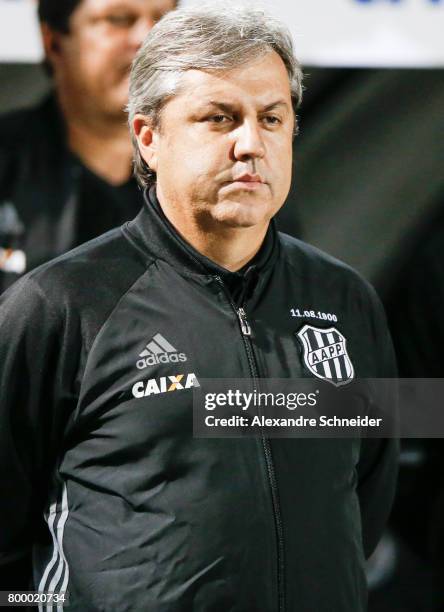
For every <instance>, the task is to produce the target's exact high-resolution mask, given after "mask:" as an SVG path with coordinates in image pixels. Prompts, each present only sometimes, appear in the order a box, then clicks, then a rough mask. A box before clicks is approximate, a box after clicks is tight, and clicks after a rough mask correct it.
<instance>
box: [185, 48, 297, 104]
mask: <svg viewBox="0 0 444 612" xmlns="http://www.w3.org/2000/svg"><path fill="white" fill-rule="evenodd" d="M175 97H176V98H178V99H181V100H182V102H185V100H184V98H186V102H187V103H190V104H191V103H194V104H199V105H204V104H207V103H209V102H211V101H213V100H214V99H217V100H218V101H221V102H231V103H237V104H249V103H252V104H257V105H261V104H264V105H266V104H267V103H269V102H270V100H271V99H272V98H276V97H279V98H282V99H283V100H284V101H287V102H288V104H291V90H290V81H289V76H288V72H287V69H286V67H285V64H284V62H283V61H282V59H281V57H280V56H279V55H278V54H277V53H276V52H275V51H271V52H269V53H267V54H266V55H264V56H262V57H260V58H258V59H255V60H253V61H251V62H248V63H246V64H244V65H242V66H240V67H238V68H233V69H231V70H212V71H206V70H188V71H187V72H186V73H185V74H184V75H183V76H182V78H181V81H180V86H179V91H178V94H177V95H176V96H175ZM272 101H273V100H272Z"/></svg>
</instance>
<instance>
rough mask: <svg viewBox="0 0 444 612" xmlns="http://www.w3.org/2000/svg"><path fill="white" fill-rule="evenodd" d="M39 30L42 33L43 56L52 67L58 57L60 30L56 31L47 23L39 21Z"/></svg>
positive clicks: (60, 38) (60, 40)
mask: <svg viewBox="0 0 444 612" xmlns="http://www.w3.org/2000/svg"><path fill="white" fill-rule="evenodd" d="M40 32H41V34H42V42H43V49H44V51H45V58H46V60H47V61H48V62H49V63H50V64H51V66H52V68H53V69H54V68H55V65H56V64H57V63H58V60H59V58H60V50H61V42H62V36H63V34H62V33H61V32H57V30H53V29H52V28H50V27H49V25H48V24H47V23H44V22H42V23H40Z"/></svg>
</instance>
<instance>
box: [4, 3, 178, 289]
mask: <svg viewBox="0 0 444 612" xmlns="http://www.w3.org/2000/svg"><path fill="white" fill-rule="evenodd" d="M175 5H176V3H175V1H174V0H119V1H116V0H63V1H61V0H40V1H39V18H40V23H41V29H42V38H43V43H44V48H45V57H46V60H45V63H46V66H47V68H48V70H49V71H50V73H51V77H52V81H53V84H54V92H53V93H52V94H51V95H50V96H49V97H48V98H47V99H45V100H44V101H43V102H42V103H41V104H39V105H38V106H37V107H35V108H31V109H28V110H21V111H18V112H13V113H9V114H7V115H5V116H3V117H2V118H1V119H0V292H1V291H2V290H4V289H5V288H6V287H8V286H9V285H11V284H12V283H13V282H14V281H15V280H16V279H17V278H18V277H19V276H20V275H21V274H22V273H23V272H25V271H26V270H31V269H32V268H34V267H36V266H37V265H39V264H41V263H43V262H45V261H48V260H49V259H51V258H53V257H55V256H57V255H60V254H61V253H64V252H65V251H67V250H69V249H71V248H73V247H74V246H77V245H78V244H81V243H82V242H85V241H86V240H89V239H91V238H93V237H95V236H98V235H99V234H102V233H103V232H105V231H108V230H109V229H111V228H113V227H116V226H117V225H120V224H121V223H123V222H124V221H127V220H129V219H132V217H134V216H135V215H136V214H137V212H138V211H139V209H140V193H139V190H138V188H137V183H136V181H135V180H134V178H133V177H132V175H131V174H132V173H131V160H132V151H131V142H130V139H129V137H128V130H127V128H126V121H125V113H124V107H125V105H126V103H127V101H128V79H129V69H130V66H131V61H132V60H133V58H134V55H135V53H136V52H137V50H138V49H139V47H140V45H141V43H142V41H143V38H144V37H145V35H146V34H147V32H148V31H149V29H150V28H151V27H152V26H153V25H154V23H156V22H157V21H158V20H159V19H160V17H161V16H162V15H164V14H165V13H166V12H167V11H169V10H171V9H173V8H175ZM104 152H106V154H104Z"/></svg>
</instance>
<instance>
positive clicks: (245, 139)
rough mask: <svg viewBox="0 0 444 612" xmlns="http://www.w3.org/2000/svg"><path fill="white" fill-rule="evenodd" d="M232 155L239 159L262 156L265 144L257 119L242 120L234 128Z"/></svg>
mask: <svg viewBox="0 0 444 612" xmlns="http://www.w3.org/2000/svg"><path fill="white" fill-rule="evenodd" d="M235 138H236V140H235V143H234V157H235V158H236V159H237V160H239V161H247V160H249V159H256V158H262V157H264V155H265V146H264V143H263V141H262V138H261V133H260V126H259V125H258V124H257V121H244V122H242V124H241V125H239V126H238V128H237V129H236V130H235Z"/></svg>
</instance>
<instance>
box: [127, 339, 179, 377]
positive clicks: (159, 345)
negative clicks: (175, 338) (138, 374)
mask: <svg viewBox="0 0 444 612" xmlns="http://www.w3.org/2000/svg"><path fill="white" fill-rule="evenodd" d="M139 357H141V359H139V360H138V361H137V363H136V366H137V367H138V368H139V370H143V369H144V368H147V367H148V366H153V365H156V364H158V363H178V362H179V361H186V360H187V356H186V355H185V353H178V352H177V349H175V348H174V346H172V345H171V344H170V343H169V342H168V340H165V338H164V337H163V336H162V335H161V334H156V335H155V336H153V338H152V339H151V340H150V341H149V342H148V344H147V345H146V348H145V349H144V350H143V351H142V352H141V353H140V355H139Z"/></svg>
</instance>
